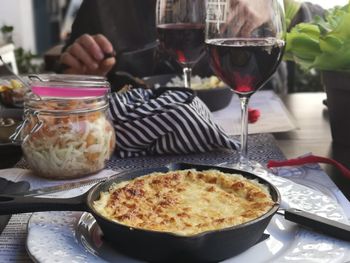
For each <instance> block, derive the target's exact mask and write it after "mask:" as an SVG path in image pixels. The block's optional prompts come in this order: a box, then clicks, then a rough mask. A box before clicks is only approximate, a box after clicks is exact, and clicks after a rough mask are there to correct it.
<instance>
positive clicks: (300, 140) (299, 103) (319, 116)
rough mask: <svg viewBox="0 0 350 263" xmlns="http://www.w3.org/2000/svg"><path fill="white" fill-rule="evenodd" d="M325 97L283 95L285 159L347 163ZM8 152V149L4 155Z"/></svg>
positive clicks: (348, 183)
mask: <svg viewBox="0 0 350 263" xmlns="http://www.w3.org/2000/svg"><path fill="white" fill-rule="evenodd" d="M325 98H326V94H325V93H323V92H319V93H292V94H287V95H286V96H284V97H283V98H282V100H283V101H284V103H285V104H286V106H287V108H288V109H289V111H290V112H291V113H292V115H293V116H294V118H295V120H296V123H297V126H298V129H296V130H293V131H289V132H281V133H275V134H274V137H275V139H276V141H277V143H278V146H279V147H280V148H281V150H282V152H283V153H284V154H285V156H286V157H287V158H295V157H297V156H300V155H303V154H305V153H308V152H312V153H313V154H315V155H319V156H324V157H330V158H333V159H335V160H337V161H340V162H341V163H343V164H344V165H347V166H349V165H350V148H346V147H342V146H341V145H333V144H332V137H331V132H330V127H329V121H328V110H327V107H326V106H325V105H323V103H322V101H323V100H324V99H325ZM8 153H9V152H8V151H7V152H6V153H4V155H3V156H6V154H8ZM11 155H12V156H11V157H12V159H16V158H17V159H18V155H19V153H18V152H16V153H12V154H11ZM8 158H9V157H8ZM6 159H7V158H1V159H0V167H1V168H5V167H6V165H5V163H6ZM323 168H324V169H325V171H326V172H327V174H329V175H330V177H331V178H332V180H333V181H334V182H335V183H336V184H337V186H338V187H339V188H340V189H341V190H342V192H343V193H344V195H345V196H346V197H347V198H348V199H349V200H350V180H349V179H346V178H344V177H343V176H342V175H341V174H340V173H339V172H338V171H337V170H336V169H334V168H333V167H331V166H329V165H323Z"/></svg>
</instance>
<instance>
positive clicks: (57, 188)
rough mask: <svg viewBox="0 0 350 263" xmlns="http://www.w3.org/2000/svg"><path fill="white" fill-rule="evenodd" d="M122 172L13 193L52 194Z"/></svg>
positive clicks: (103, 179)
mask: <svg viewBox="0 0 350 263" xmlns="http://www.w3.org/2000/svg"><path fill="white" fill-rule="evenodd" d="M123 173H124V172H118V173H115V174H112V175H110V176H106V177H101V178H93V179H88V180H82V181H78V182H69V183H65V184H60V185H53V186H47V187H42V188H38V189H33V190H29V191H25V192H18V193H15V194H13V195H16V196H39V195H46V194H52V193H57V192H63V191H68V190H71V189H75V188H79V187H84V186H88V185H95V184H97V183H100V182H104V181H106V180H108V179H111V178H113V177H116V176H120V175H122V174H123Z"/></svg>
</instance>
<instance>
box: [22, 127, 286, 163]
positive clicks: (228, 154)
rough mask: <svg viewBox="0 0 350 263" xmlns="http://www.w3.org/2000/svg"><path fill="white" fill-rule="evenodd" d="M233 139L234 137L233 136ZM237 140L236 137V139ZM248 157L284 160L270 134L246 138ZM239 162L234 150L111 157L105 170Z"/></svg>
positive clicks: (264, 161) (23, 161) (263, 161)
mask: <svg viewBox="0 0 350 263" xmlns="http://www.w3.org/2000/svg"><path fill="white" fill-rule="evenodd" d="M233 137H234V136H233ZM236 138H237V137H236ZM248 155H249V158H250V159H251V160H255V161H257V162H259V163H261V164H263V165H264V164H266V163H267V161H269V160H284V159H285V157H284V155H283V153H282V151H281V150H280V149H279V148H278V146H277V143H276V140H275V138H274V137H273V136H272V135H271V134H254V135H249V136H248ZM238 160H239V155H238V152H237V151H235V150H226V149H225V150H217V151H212V152H206V153H198V154H185V155H154V156H143V157H135V158H124V159H122V158H119V157H117V156H112V158H111V159H110V160H109V161H108V162H107V166H106V168H107V169H113V170H128V169H139V168H151V167H157V166H162V165H164V164H168V163H179V162H186V163H194V164H208V165H216V164H221V163H228V164H231V163H232V164H233V163H235V162H237V161H238ZM16 167H18V168H28V166H27V164H26V162H25V160H24V159H22V160H21V161H20V162H18V163H17V165H16Z"/></svg>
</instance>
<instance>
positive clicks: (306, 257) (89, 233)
mask: <svg viewBox="0 0 350 263" xmlns="http://www.w3.org/2000/svg"><path fill="white" fill-rule="evenodd" d="M264 177H265V178H266V179H267V180H269V181H270V182H271V183H273V184H275V185H276V186H277V188H278V189H279V191H280V193H281V195H282V200H283V203H282V207H283V208H287V207H293V208H299V209H303V210H307V211H309V212H312V213H315V214H318V215H320V216H324V217H327V218H330V219H333V220H336V221H340V222H344V223H346V222H347V220H346V218H345V215H344V213H343V210H342V208H341V207H340V206H339V205H338V204H337V203H336V202H335V201H333V199H331V198H330V197H328V196H327V195H325V194H323V193H321V192H319V191H317V190H313V189H311V188H309V187H306V186H303V185H299V184H296V183H293V182H292V181H289V180H287V179H284V178H281V177H276V176H274V175H272V174H268V175H266V176H264ZM266 232H268V234H270V238H269V239H267V240H265V241H263V242H261V243H259V244H257V245H255V246H254V247H252V248H250V249H249V250H247V251H245V252H243V253H242V254H240V255H238V256H236V257H233V258H231V259H228V260H226V261H225V262H231V263H238V262H303V263H307V262H310V263H311V262H319V263H323V262H332V263H338V262H339V263H340V262H342V263H343V262H346V261H347V260H350V242H345V241H340V240H337V239H335V238H331V237H327V236H324V235H321V234H318V233H316V232H312V231H308V230H306V229H303V228H301V227H298V226H297V225H296V224H294V223H291V222H289V221H286V220H284V219H283V217H282V216H279V215H276V216H274V217H273V219H272V220H271V223H270V224H269V226H268V228H267V230H266ZM101 235H102V234H101V232H100V230H99V227H98V225H97V224H96V222H95V220H94V218H93V217H92V216H91V215H90V214H88V213H84V214H82V213H81V212H45V213H34V214H33V215H32V217H31V219H30V221H29V224H28V239H27V250H28V253H29V254H30V256H31V257H32V259H33V260H34V261H36V262H40V263H46V262H50V263H51V262H76V263H80V262H92V263H95V262H96V263H97V262H98V263H101V262H112V261H113V262H125V263H127V262H138V261H136V260H134V259H131V258H128V257H126V256H124V255H121V254H119V253H118V252H117V251H115V250H113V249H112V248H111V247H110V246H109V245H108V243H106V242H104V241H103V240H102V239H101ZM257 255H259V256H257ZM257 258H259V261H257Z"/></svg>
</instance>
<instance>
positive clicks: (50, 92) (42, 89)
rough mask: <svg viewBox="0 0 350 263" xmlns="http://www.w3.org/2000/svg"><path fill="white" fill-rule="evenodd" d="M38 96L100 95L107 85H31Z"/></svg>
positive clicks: (104, 91) (106, 89)
mask: <svg viewBox="0 0 350 263" xmlns="http://www.w3.org/2000/svg"><path fill="white" fill-rule="evenodd" d="M31 89H32V92H33V93H34V94H36V95H38V96H40V97H100V96H104V95H106V94H107V93H108V90H109V88H107V87H67V86H64V87H63V86H62V87H60V86H32V87H31Z"/></svg>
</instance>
